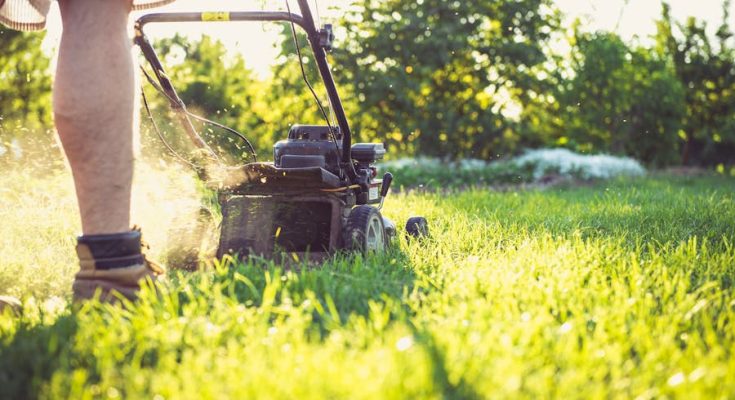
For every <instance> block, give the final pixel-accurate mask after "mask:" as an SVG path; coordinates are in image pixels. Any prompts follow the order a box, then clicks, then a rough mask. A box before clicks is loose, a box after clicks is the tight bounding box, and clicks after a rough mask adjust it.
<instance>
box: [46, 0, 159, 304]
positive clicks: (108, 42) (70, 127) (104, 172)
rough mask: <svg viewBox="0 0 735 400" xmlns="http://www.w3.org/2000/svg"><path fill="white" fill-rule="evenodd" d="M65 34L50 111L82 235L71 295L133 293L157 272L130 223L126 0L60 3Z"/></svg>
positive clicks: (131, 106)
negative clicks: (69, 176)
mask: <svg viewBox="0 0 735 400" xmlns="http://www.w3.org/2000/svg"><path fill="white" fill-rule="evenodd" d="M59 6H60V9H61V17H62V25H63V33H62V36H61V46H60V48H59V59H58V65H57V70H56V78H55V82H54V116H55V124H56V128H57V131H58V132H59V138H60V139H61V144H62V146H63V148H64V152H65V153H66V156H67V158H68V160H69V165H70V166H71V170H72V174H73V176H74V185H75V187H76V193H77V199H78V202H79V212H80V215H81V220H82V236H80V237H79V239H78V243H77V254H78V255H79V261H80V267H81V270H80V271H79V273H77V275H76V277H75V280H74V286H73V290H74V297H75V299H86V298H90V297H92V296H94V295H95V293H97V292H101V295H102V296H103V298H105V299H108V300H109V299H113V298H112V297H110V292H113V291H116V292H119V293H120V294H122V295H124V296H126V297H128V298H134V297H135V296H136V294H137V291H138V289H139V281H140V280H141V279H144V278H147V277H154V276H155V275H157V274H159V273H160V272H161V271H160V270H159V269H157V268H155V267H153V266H151V265H150V264H149V263H148V262H147V261H146V260H145V259H144V257H143V256H142V254H141V243H140V232H139V231H134V230H131V227H130V196H131V184H132V179H133V129H135V126H134V120H135V118H134V113H135V101H134V100H135V88H134V68H133V60H132V56H131V51H130V50H131V47H132V41H131V40H130V39H129V38H128V34H127V24H128V14H129V13H130V8H131V4H130V2H129V1H128V0H84V1H81V0H61V1H60V3H59Z"/></svg>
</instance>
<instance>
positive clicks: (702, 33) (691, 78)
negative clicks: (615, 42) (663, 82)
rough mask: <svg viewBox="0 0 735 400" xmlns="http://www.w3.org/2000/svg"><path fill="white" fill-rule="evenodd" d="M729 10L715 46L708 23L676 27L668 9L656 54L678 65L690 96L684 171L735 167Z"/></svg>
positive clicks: (734, 66) (734, 62)
mask: <svg viewBox="0 0 735 400" xmlns="http://www.w3.org/2000/svg"><path fill="white" fill-rule="evenodd" d="M729 9H730V1H729V0H726V1H724V2H723V21H722V24H721V25H720V27H719V29H718V30H717V34H716V38H717V39H716V43H712V39H711V38H710V36H709V35H708V34H707V24H706V22H704V21H697V20H696V19H694V18H689V19H687V21H686V22H685V23H684V24H681V23H676V22H675V21H673V20H672V18H671V14H670V8H669V5H668V4H667V3H663V10H662V17H661V20H660V21H659V22H658V34H657V36H656V38H657V43H658V48H657V50H658V52H659V54H661V55H663V56H665V57H668V59H669V60H670V62H671V63H672V64H673V67H674V70H675V73H676V76H677V78H678V79H679V81H680V82H681V84H682V85H683V87H684V90H685V96H686V113H685V115H684V118H683V130H682V131H681V137H682V139H683V145H682V149H681V162H682V164H684V165H688V164H704V165H714V164H717V163H727V164H732V163H733V162H735V159H734V157H733V154H735V122H733V121H734V120H735V50H734V49H733V46H732V39H733V33H732V30H731V29H730V26H729Z"/></svg>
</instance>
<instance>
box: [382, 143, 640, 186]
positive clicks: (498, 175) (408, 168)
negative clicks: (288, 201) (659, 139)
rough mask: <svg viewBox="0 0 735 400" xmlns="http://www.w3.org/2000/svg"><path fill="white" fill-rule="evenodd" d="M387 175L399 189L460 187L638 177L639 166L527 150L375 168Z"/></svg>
mask: <svg viewBox="0 0 735 400" xmlns="http://www.w3.org/2000/svg"><path fill="white" fill-rule="evenodd" d="M379 169H380V170H381V171H383V172H387V171H390V172H392V173H393V174H394V175H395V176H396V182H397V183H398V185H400V186H403V187H463V186H486V185H502V184H520V183H532V182H538V181H540V180H542V179H543V178H544V177H545V176H547V175H550V174H553V175H558V176H560V177H561V178H566V179H574V180H585V181H586V180H593V179H609V178H614V177H617V176H641V175H644V174H645V173H646V171H645V169H644V168H643V167H642V166H641V164H640V163H639V162H637V161H635V160H633V159H631V158H625V157H615V156H610V155H582V154H577V153H574V152H572V151H570V150H567V149H540V150H530V151H528V152H526V153H525V154H523V155H522V156H520V157H516V158H513V159H510V160H502V161H495V162H486V161H484V160H477V159H464V160H459V161H454V162H445V161H442V160H440V159H437V158H427V157H419V158H402V159H398V160H393V161H386V162H383V163H381V164H380V165H379Z"/></svg>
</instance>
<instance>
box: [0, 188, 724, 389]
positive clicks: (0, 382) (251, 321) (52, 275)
mask: <svg viewBox="0 0 735 400" xmlns="http://www.w3.org/2000/svg"><path fill="white" fill-rule="evenodd" d="M10 176H11V177H12V174H11V175H10ZM16 178H17V176H16ZM399 178H400V177H399ZM0 179H4V178H0ZM8 179H10V178H8ZM58 179H61V180H63V179H65V178H58ZM13 182H15V181H13ZM13 182H7V185H5V187H10V188H11V189H12V191H11V192H3V195H2V196H3V197H2V201H3V204H6V199H7V201H8V202H9V203H8V204H12V206H11V207H9V209H11V210H9V211H2V215H0V217H3V218H4V221H6V222H7V221H11V223H10V224H7V223H6V224H4V225H3V227H2V228H1V229H2V232H0V233H2V236H3V238H4V240H8V239H6V238H5V237H6V236H8V235H12V236H13V237H15V238H16V239H13V241H12V242H3V248H2V249H0V252H2V256H3V260H4V261H3V265H2V266H0V272H1V273H2V275H0V276H2V277H4V278H3V280H2V281H0V283H2V285H3V286H2V290H4V291H5V292H11V293H15V294H20V295H24V296H29V295H31V294H32V295H33V296H34V297H35V298H37V299H39V300H38V301H35V302H34V301H32V300H29V299H26V306H25V314H24V315H23V317H22V318H13V317H9V316H5V317H0V397H2V398H22V397H34V396H40V397H51V398H91V397H117V396H123V397H129V398H156V397H157V396H158V398H289V399H290V398H319V399H321V398H379V399H384V398H486V397H493V398H503V397H512V398H518V397H527V398H539V397H542V398H547V397H555V398H591V397H595V398H597V397H624V398H636V397H637V398H654V397H678V398H732V397H733V396H735V380H734V379H733V378H732V377H733V376H735V357H733V349H734V348H735V347H734V346H735V326H734V325H733V324H734V323H735V319H734V318H735V295H734V294H733V279H734V278H735V248H733V241H734V240H735V224H733V221H735V203H734V201H735V196H734V195H733V193H735V180H732V179H726V178H704V179H697V180H692V179H686V178H656V179H637V180H620V181H615V182H608V183H600V184H597V185H594V186H588V187H578V188H567V189H555V190H548V191H543V192H538V191H524V192H506V193H497V192H487V191H482V190H470V191H466V192H457V193H451V194H401V195H397V196H393V197H392V198H389V199H390V200H389V201H388V202H387V204H386V207H385V212H386V214H387V215H388V216H389V217H391V218H393V219H394V220H395V221H399V222H400V221H405V220H406V218H407V217H409V216H411V215H415V214H420V215H424V216H426V217H427V218H428V219H429V221H430V223H431V231H432V237H431V238H430V239H428V240H425V241H424V242H407V241H406V240H405V239H404V238H402V237H401V238H400V240H399V242H398V244H397V247H396V248H395V249H394V250H393V251H392V252H391V253H389V254H387V255H384V256H374V257H369V258H367V259H362V258H360V257H349V256H338V257H335V258H334V259H333V260H331V261H329V262H327V263H325V264H324V265H322V266H321V267H319V268H316V269H309V270H301V271H284V270H283V269H281V268H280V267H279V266H277V265H272V264H270V263H268V262H252V263H247V264H243V263H234V264H232V263H230V262H228V261H225V262H224V263H218V264H217V265H216V266H215V267H214V268H213V269H211V270H209V271H206V272H199V273H193V274H186V273H178V274H172V276H171V279H170V280H169V281H168V282H167V283H165V284H163V285H162V287H161V289H160V290H161V294H160V296H159V297H156V296H154V295H153V294H151V292H150V291H146V292H144V295H143V299H142V300H141V301H140V302H139V303H137V304H134V305H129V308H128V309H121V308H116V307H110V306H105V305H99V304H94V303H88V304H87V305H85V306H84V307H82V308H81V309H80V310H76V311H72V310H71V309H70V307H69V306H65V305H63V304H61V305H59V304H58V303H54V302H48V301H47V302H46V303H45V304H44V303H43V302H42V300H44V299H46V298H49V296H50V295H51V294H53V295H57V296H61V297H62V298H68V290H69V289H68V288H69V283H70V280H71V272H69V271H73V269H72V268H71V267H67V268H68V269H63V268H62V269H58V268H57V265H58V264H54V263H51V262H49V261H50V260H52V259H53V258H52V257H50V256H49V258H48V259H47V258H44V256H43V255H41V256H39V255H37V252H38V249H40V248H42V243H45V246H46V247H47V250H46V252H47V253H42V254H56V255H57V257H59V258H60V259H63V260H67V259H66V258H62V257H71V256H70V255H68V253H69V250H70V248H71V247H70V246H71V244H73V238H72V239H70V238H69V236H70V235H71V234H72V233H73V232H72V231H73V229H75V226H76V225H75V223H74V222H73V219H75V216H73V215H64V216H59V217H51V214H53V213H54V211H53V210H56V208H57V207H69V204H71V205H73V202H71V203H69V202H70V200H68V195H69V192H68V191H66V190H65V189H63V187H66V186H64V185H56V184H54V183H53V182H56V181H54V180H53V179H51V180H50V181H49V180H48V179H43V180H37V181H33V180H26V181H25V183H23V184H19V183H13ZM49 182H50V183H49ZM13 185H15V186H13ZM55 185H56V186H55ZM41 188H44V190H50V191H52V193H51V194H44V195H43V196H48V198H49V199H57V198H62V199H63V200H61V202H60V203H59V202H58V201H51V200H49V201H46V202H41V203H38V202H31V201H26V200H24V199H31V198H33V197H34V196H36V195H38V193H40V190H41ZM48 188H50V189H48ZM8 193H10V194H8ZM33 193H36V194H33ZM153 197H155V198H158V197H161V196H158V195H156V196H153ZM164 197H165V196H163V197H161V198H164ZM29 204H33V205H32V206H31V205H29ZM39 204H40V206H39ZM59 204H61V206H60V205H59ZM160 207H164V206H163V205H161V206H160ZM19 213H20V214H21V215H25V217H24V218H22V217H14V216H15V215H16V214H19ZM46 214H48V215H47V217H48V218H47V220H46V221H44V222H43V223H41V222H39V221H34V220H33V219H34V218H38V217H42V216H44V215H46ZM146 215H150V216H157V214H156V213H155V212H151V213H149V214H146ZM54 218H56V219H54ZM143 219H145V218H143ZM51 227H54V228H53V229H55V230H51V229H52V228H51ZM6 243H10V244H11V245H12V246H14V247H13V248H12V249H6V248H5V246H6ZM158 243H159V245H162V246H163V245H165V243H166V240H165V239H158ZM154 244H155V243H154ZM8 260H10V263H8ZM64 262H66V263H68V264H69V265H71V263H72V261H64ZM8 265H10V266H9V267H8ZM24 265H32V266H34V268H37V271H40V273H41V274H42V278H39V279H38V280H34V279H31V278H23V279H19V280H17V281H13V280H12V276H20V277H23V276H26V277H27V276H28V274H29V272H26V271H25V269H24V268H25V266H24ZM54 279H55V280H56V281H57V282H62V284H59V285H58V288H56V289H54V288H55V287H56V286H54V287H46V286H43V285H42V284H41V283H42V282H43V281H45V280H54ZM45 290H48V291H49V292H50V293H45V292H44V291H45ZM54 290H55V291H54Z"/></svg>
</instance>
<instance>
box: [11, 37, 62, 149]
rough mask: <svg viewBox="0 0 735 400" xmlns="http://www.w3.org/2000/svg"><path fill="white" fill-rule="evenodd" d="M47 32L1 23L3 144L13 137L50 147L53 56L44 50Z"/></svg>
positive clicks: (51, 139) (22, 141) (23, 141)
mask: <svg viewBox="0 0 735 400" xmlns="http://www.w3.org/2000/svg"><path fill="white" fill-rule="evenodd" d="M42 40H43V35H42V34H38V33H24V32H18V31H14V30H10V29H7V28H4V27H2V25H0V48H2V49H3V54H2V62H0V110H1V111H0V112H1V114H0V145H2V144H4V145H5V147H7V145H8V143H9V142H10V141H12V140H16V141H20V142H21V143H29V142H33V143H34V144H36V145H42V146H43V147H48V146H49V145H50V144H51V143H53V135H52V134H51V132H49V130H50V128H51V76H50V73H49V59H48V57H46V55H45V54H44V53H43V52H42V51H41V41H42Z"/></svg>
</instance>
